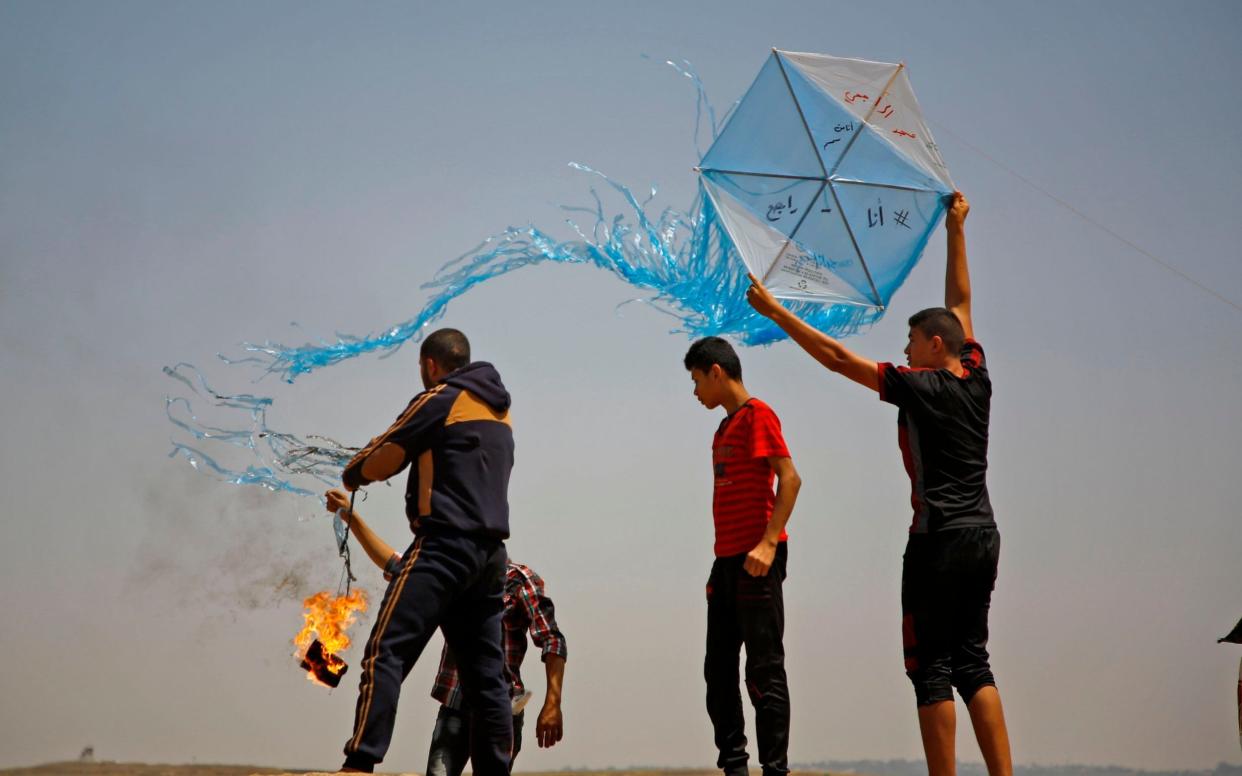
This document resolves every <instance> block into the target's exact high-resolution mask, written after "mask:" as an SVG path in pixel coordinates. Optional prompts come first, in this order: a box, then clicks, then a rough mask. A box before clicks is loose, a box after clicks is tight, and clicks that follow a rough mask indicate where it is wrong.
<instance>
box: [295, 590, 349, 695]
mask: <svg viewBox="0 0 1242 776" xmlns="http://www.w3.org/2000/svg"><path fill="white" fill-rule="evenodd" d="M302 606H304V607H306V611H305V612H303V613H302V616H303V617H304V618H305V619H306V624H305V625H304V626H302V630H300V631H298V635H296V636H294V637H293V643H294V645H295V646H296V647H297V648H298V649H297V652H295V653H294V657H296V658H298V659H299V660H302V659H304V658H305V657H306V651H307V649H308V648H309V647H310V645H311V643H312V642H314V641H315V640H316V639H318V640H319V642H320V643H321V644H322V645H323V651H324V658H325V660H326V661H327V667H328V669H329V670H330V671H332V672H333V673H340V671H341V670H342V669H343V668H344V666H345V661H343V660H341V659H340V658H339V657H337V656H336V655H337V653H339V652H342V651H344V650H346V649H348V648H349V644H350V639H349V634H348V633H346V631H347V630H349V628H350V626H352V625H353V624H354V621H355V619H357V613H358V612H365V611H366V610H367V597H366V594H365V593H363V592H362V591H361V590H354V591H352V592H351V593H350V594H349V595H342V596H333V595H332V593H330V592H329V591H327V590H324V591H323V592H321V593H315V594H314V595H313V596H311V597H310V598H307V599H306V600H304V601H303V602H302ZM306 676H307V678H308V679H309V680H311V681H313V682H319V680H318V679H316V678H315V672H314V671H307V672H306ZM320 684H322V682H320Z"/></svg>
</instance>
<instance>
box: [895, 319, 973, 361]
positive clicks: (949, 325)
mask: <svg viewBox="0 0 1242 776" xmlns="http://www.w3.org/2000/svg"><path fill="white" fill-rule="evenodd" d="M909 323H910V328H912V329H916V328H917V329H918V330H919V331H921V332H923V336H924V337H927V338H928V339H931V338H932V337H939V338H940V341H941V342H943V343H944V349H945V350H947V351H949V352H950V353H952V354H953V355H957V354H958V353H961V352H962V346H964V345H965V344H966V331H965V330H964V329H962V322H961V321H960V320H958V318H957V316H956V315H954V314H953V311H952V310H949V309H947V308H945V307H928V308H927V309H926V310H919V311H918V312H917V313H915V314H914V315H911V316H910V321H909Z"/></svg>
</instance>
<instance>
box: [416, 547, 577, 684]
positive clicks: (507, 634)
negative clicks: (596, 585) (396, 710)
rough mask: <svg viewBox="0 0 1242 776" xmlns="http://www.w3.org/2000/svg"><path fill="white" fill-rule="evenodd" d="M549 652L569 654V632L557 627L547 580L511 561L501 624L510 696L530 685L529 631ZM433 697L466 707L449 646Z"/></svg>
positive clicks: (544, 656)
mask: <svg viewBox="0 0 1242 776" xmlns="http://www.w3.org/2000/svg"><path fill="white" fill-rule="evenodd" d="M528 632H529V633H530V640H531V641H533V642H534V643H535V646H536V647H539V649H540V650H541V651H542V655H541V656H540V657H541V659H542V660H544V661H546V660H547V659H548V655H560V656H561V657H562V658H564V657H566V656H567V655H568V651H567V648H566V645H565V634H563V633H561V629H560V628H558V627H557V626H556V609H555V607H553V605H552V599H551V598H548V596H547V595H546V594H545V593H544V585H543V579H541V578H540V577H539V575H538V574H536V573H535V572H534V571H532V570H531V569H530V567H528V566H523V565H522V564H520V563H513V562H512V561H510V562H509V567H508V569H507V570H506V574H505V612H504V619H503V620H502V624H501V643H502V647H503V648H504V652H505V675H506V678H507V679H508V680H509V697H511V698H516V697H517V696H518V695H520V694H521V693H522V692H523V691H524V690H525V689H526V688H525V686H524V685H523V684H522V674H521V671H520V669H521V667H522V659H523V658H525V657H526V647H527V644H526V634H527V633H528ZM431 697H433V698H435V699H436V700H438V701H439V702H440V703H442V704H444V705H445V706H448V707H449V708H450V709H460V708H461V707H462V691H461V682H460V679H459V677H458V674H457V663H456V661H455V660H454V659H453V653H451V652H450V651H449V649H448V645H445V647H444V649H443V651H442V652H441V653H440V670H439V671H437V672H436V681H435V684H434V685H432V687H431Z"/></svg>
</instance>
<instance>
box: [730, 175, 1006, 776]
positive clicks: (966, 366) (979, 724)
mask: <svg viewBox="0 0 1242 776" xmlns="http://www.w3.org/2000/svg"><path fill="white" fill-rule="evenodd" d="M969 212H970V203H968V202H967V201H966V198H965V197H964V196H963V195H962V194H961V192H956V193H954V194H953V195H952V202H951V204H950V207H949V210H948V215H947V217H946V220H945V229H946V231H947V233H948V262H947V263H948V267H947V270H946V274H945V306H944V307H933V308H929V309H927V310H923V311H921V312H918V313H915V314H914V315H913V316H912V317H911V318H910V321H909V324H910V335H909V337H910V340H909V344H908V345H907V346H906V350H905V352H906V357H907V360H908V362H909V367H908V368H907V367H899V366H894V365H893V364H890V363H878V364H877V363H876V362H874V361H871V360H870V359H867V358H863V357H862V356H859V355H857V354H856V353H853V352H852V351H850V350H848V349H847V348H845V347H844V346H843V345H842V344H841V343H840V342H838V341H837V340H835V339H833V338H831V337H829V336H827V335H825V334H823V333H822V332H819V331H817V330H815V329H813V328H811V327H810V326H808V325H807V324H806V323H804V322H803V321H801V320H800V319H798V318H797V317H796V316H794V315H793V314H792V313H791V312H789V310H787V309H786V308H784V307H783V306H781V304H780V303H779V302H778V301H777V300H776V298H775V297H773V296H772V294H771V293H770V292H769V291H768V290H767V289H766V288H764V286H763V284H762V282H761V281H760V280H759V279H758V278H756V277H755V276H754V275H751V276H750V279H751V287H750V289H749V291H748V292H747V295H746V296H747V299H748V300H749V301H750V304H751V305H752V306H753V307H754V308H755V310H756V311H758V312H759V313H760V314H762V315H764V316H766V317H768V318H770V319H772V321H773V322H774V323H776V324H777V325H778V326H780V327H781V328H782V329H784V330H785V332H786V333H788V334H789V336H790V338H791V339H793V341H794V342H796V343H798V345H800V346H801V347H802V349H803V350H805V351H806V352H807V353H808V354H810V356H811V357H812V358H814V359H815V360H816V361H818V362H820V363H821V364H823V365H824V366H825V367H826V368H828V369H829V370H830V371H833V372H836V373H838V374H841V375H843V376H845V377H848V378H849V379H851V380H853V381H854V382H856V383H859V384H860V385H863V386H865V387H867V388H870V389H871V390H873V391H877V392H878V393H879V394H880V399H881V400H882V401H886V402H889V403H890V404H895V405H897V407H898V408H899V412H898V416H897V425H898V440H899V444H900V446H901V453H902V458H903V460H904V462H905V466H906V471H907V473H908V474H909V475H910V481H911V489H912V493H911V499H910V500H911V504H912V506H913V507H914V519H913V522H912V524H911V526H910V538H909V542H908V544H907V545H906V553H905V556H904V559H903V563H902V584H901V604H902V636H903V643H904V648H905V661H906V673H907V674H908V675H909V677H910V680H911V682H913V684H914V691H915V697H916V700H917V703H918V713H919V730H920V732H921V734H922V738H923V751H924V752H925V754H926V756H927V768H928V772H929V773H930V774H931V776H944V775H946V774H953V773H954V769H955V759H954V758H955V755H954V734H955V727H956V713H955V710H954V706H953V689H952V688H953V687H956V688H957V691H958V693H959V694H960V695H961V696H962V700H963V701H964V702H965V703H966V708H967V709H968V710H969V712H970V719H971V723H972V724H973V726H974V730H975V736H976V738H977V739H978V742H979V748H980V749H981V750H982V753H983V759H984V761H985V762H986V763H987V768H988V773H989V774H991V775H992V776H1009V775H1010V774H1011V773H1012V768H1013V766H1012V762H1011V758H1010V753H1009V734H1008V731H1007V729H1006V726H1005V717H1004V713H1003V710H1002V707H1001V700H1000V694H999V693H998V692H997V689H996V682H995V679H994V678H993V676H992V672H991V668H990V666H989V664H988V652H987V640H988V608H989V605H990V603H991V597H992V588H993V586H994V585H995V582H996V567H997V559H998V556H999V551H1000V536H999V534H998V533H997V530H996V523H995V522H994V521H993V518H992V505H991V502H990V501H989V499H988V490H987V482H986V474H987V447H988V417H989V412H990V407H991V399H992V382H991V378H990V377H989V376H988V369H987V363H986V361H985V359H984V355H983V348H982V346H980V345H979V343H978V342H976V341H975V339H974V328H973V325H972V322H971V317H970V301H971V298H970V275H969V272H968V270H967V266H966V235H965V222H966V214H967V213H969Z"/></svg>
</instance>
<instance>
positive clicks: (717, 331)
mask: <svg viewBox="0 0 1242 776" xmlns="http://www.w3.org/2000/svg"><path fill="white" fill-rule="evenodd" d="M666 64H668V65H669V66H671V67H673V68H674V69H676V70H677V72H678V73H680V74H682V75H683V76H685V77H687V78H689V79H690V80H691V81H692V82H693V83H694V86H695V90H696V92H697V100H696V116H695V144H696V146H697V145H698V135H699V131H700V128H701V126H702V124H703V113H704V111H706V113H707V123H708V129H709V130H710V133H711V136H712V138H713V139H714V138H715V136H716V134H717V133H718V131H719V129H720V126H721V125H720V124H719V123H718V122H717V119H716V115H715V110H714V109H713V108H712V106H711V103H710V102H709V101H708V99H707V95H706V91H705V90H704V88H703V84H702V82H701V81H700V80H699V77H698V75H697V74H695V72H694V70H693V69H692V68H691V67H690V66H689V64H688V63H682V64H678V63H674V62H671V61H670V62H667V63H666ZM722 121H723V119H722ZM570 166H571V167H573V168H575V169H577V170H581V171H583V172H586V173H588V174H591V175H594V176H598V177H599V178H600V179H601V180H602V181H603V182H604V183H605V184H606V185H607V187H608V188H609V189H611V190H612V192H613V193H614V194H615V195H616V196H617V197H619V198H620V200H621V201H622V202H623V203H624V207H623V208H622V209H621V211H620V212H619V213H617V214H613V215H610V214H609V213H608V212H607V211H606V210H605V207H604V203H603V200H602V199H601V198H600V196H599V193H598V192H597V191H596V190H595V188H592V189H591V197H592V199H593V205H592V206H589V207H564V208H563V209H564V210H565V211H566V212H570V213H584V214H586V215H587V216H589V217H590V219H591V222H590V223H588V224H587V225H586V226H585V227H583V226H582V225H580V224H579V223H578V222H576V221H575V220H574V219H573V218H569V219H567V223H568V224H569V226H570V227H571V228H572V230H573V231H574V232H575V233H576V235H577V239H573V240H561V239H558V238H557V237H555V236H553V235H552V234H551V233H550V232H547V231H545V230H543V229H541V228H539V227H537V226H534V225H527V226H525V227H509V228H507V229H505V230H503V231H502V232H500V233H498V234H495V235H493V236H491V237H489V238H487V239H486V240H484V241H483V242H482V243H481V244H480V245H479V246H478V247H476V248H475V249H474V250H472V251H470V252H468V253H466V254H465V255H463V256H461V257H459V258H457V259H455V260H453V261H450V262H449V263H447V264H445V265H444V266H443V267H441V269H440V271H439V272H438V273H437V274H436V275H435V277H434V278H433V279H432V280H431V281H430V282H429V283H426V284H425V285H424V286H423V288H425V289H428V290H430V291H431V292H432V294H431V297H430V298H429V299H428V300H427V302H426V303H425V304H424V305H423V308H422V309H421V310H420V311H419V312H418V314H417V315H416V316H414V317H413V318H410V319H409V320H406V321H403V322H401V323H398V324H395V325H393V326H390V327H389V328H387V329H385V330H383V331H381V332H378V333H374V334H368V335H366V336H353V335H348V334H338V335H337V336H336V339H335V341H327V340H322V341H320V342H318V343H308V344H305V345H301V346H289V345H285V344H283V343H279V342H273V341H268V342H265V343H262V344H253V343H247V344H246V345H245V346H244V347H245V349H246V350H247V351H249V352H250V353H251V355H250V356H249V357H247V358H241V359H230V358H226V357H224V356H223V355H222V356H221V358H222V359H224V360H225V361H226V362H228V363H231V364H238V363H248V364H257V365H259V366H261V367H262V368H263V369H264V370H265V371H266V372H267V373H273V374H278V375H280V376H281V377H282V378H283V379H284V380H286V381H287V382H290V383H291V382H293V381H294V380H296V379H297V378H298V377H299V376H300V375H304V374H307V373H309V372H313V371H315V370H317V369H322V368H324V367H327V366H331V365H333V364H337V363H340V362H342V361H345V360H347V359H351V358H354V357H356V356H361V355H366V354H370V353H376V354H380V355H391V354H392V353H394V352H396V350H397V349H399V348H400V347H401V346H402V345H404V344H405V343H407V342H410V341H415V342H417V341H419V340H420V339H422V336H423V334H424V332H425V331H426V330H427V328H428V326H429V325H430V324H432V323H434V322H435V321H437V320H439V319H440V318H442V317H443V316H444V313H445V311H446V310H447V308H448V305H449V303H450V302H452V301H453V300H454V299H456V298H457V297H459V296H461V295H462V294H465V293H466V292H468V291H469V290H470V289H472V288H474V287H475V286H478V285H480V284H482V283H486V282H487V281H489V280H491V279H493V278H496V277H499V276H501V275H505V274H507V273H509V272H513V271H514V270H518V269H521V268H523V267H528V266H532V265H535V264H542V263H546V262H552V263H557V264H588V265H593V266H596V267H599V268H600V269H603V270H606V271H608V272H611V273H612V274H613V275H615V276H616V277H618V278H620V279H621V280H623V281H625V282H626V283H627V284H629V285H631V286H633V287H634V288H636V289H639V290H642V291H645V292H649V294H650V295H649V296H647V297H645V298H641V299H638V300H631V301H642V302H646V303H648V304H651V305H653V306H654V307H656V308H657V309H659V310H661V311H663V312H666V313H668V314H670V315H672V316H673V317H674V318H676V319H678V320H679V322H680V326H679V327H678V328H676V329H675V330H674V331H676V332H679V333H683V334H686V335H688V336H690V337H702V336H707V335H713V334H714V335H723V336H730V337H733V338H734V339H736V340H737V341H739V342H741V343H743V344H745V345H766V344H769V343H772V342H776V341H778V340H781V339H785V338H786V336H787V335H786V334H785V333H784V332H783V331H781V330H780V329H779V328H777V327H776V326H775V325H774V324H772V323H771V321H769V320H767V319H766V318H763V317H762V316H760V315H758V314H757V313H755V312H754V311H753V310H752V309H751V308H750V306H749V305H748V304H747V303H746V298H745V292H746V288H747V287H748V286H749V282H748V281H747V278H746V269H745V265H744V264H743V263H742V260H741V258H740V257H739V256H738V255H737V252H736V250H735V248H734V247H733V244H732V243H731V242H730V240H729V237H728V234H727V233H726V232H725V230H724V227H723V226H722V224H721V223H720V220H719V217H718V216H717V213H716V211H715V209H714V208H713V206H712V204H711V201H710V199H709V198H708V197H707V196H706V194H705V192H704V191H703V189H702V187H701V186H700V187H699V190H698V194H697V196H696V198H695V201H694V203H693V204H692V207H691V208H690V209H689V210H688V211H686V212H680V211H677V210H675V209H672V208H665V209H663V210H661V211H660V212H659V213H658V214H656V215H653V214H652V213H651V212H650V211H649V209H648V207H649V205H650V203H651V202H652V200H653V199H654V198H655V195H656V191H655V189H654V188H653V189H652V190H651V194H650V196H649V197H647V199H646V200H644V201H642V202H640V201H639V200H638V199H637V198H636V197H635V196H634V194H633V193H632V192H631V191H630V189H629V188H628V187H626V186H625V185H623V184H621V183H619V182H617V181H615V180H613V179H612V178H609V177H608V176H606V175H604V174H603V173H600V172H598V171H596V170H593V169H591V168H589V167H587V166H585V165H581V164H577V163H573V164H571V165H570ZM785 304H786V306H787V307H789V308H790V309H791V310H793V311H794V312H795V313H796V314H797V315H798V316H799V317H801V318H802V319H803V320H805V321H806V322H807V323H809V324H810V325H812V326H814V327H815V328H816V329H819V330H820V331H823V332H826V333H829V334H832V335H835V336H845V335H849V334H853V333H855V332H857V331H858V330H859V329H860V328H863V327H865V326H868V325H870V324H872V323H874V322H875V321H877V320H878V319H879V318H880V317H881V316H882V315H883V314H884V311H883V310H880V309H876V308H871V307H864V306H857V305H848V304H839V305H823V304H811V303H806V302H801V303H799V302H785Z"/></svg>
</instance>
